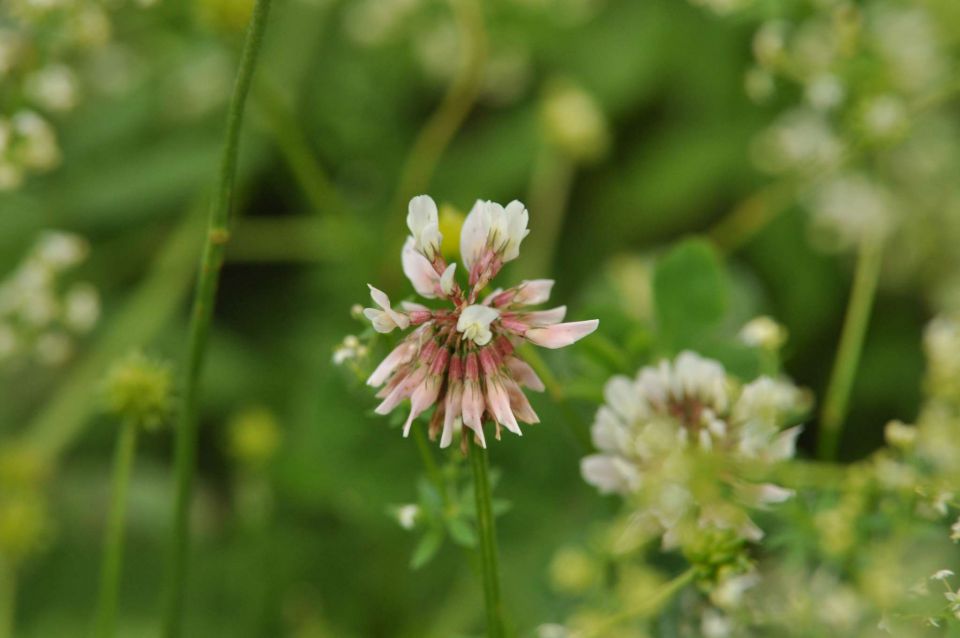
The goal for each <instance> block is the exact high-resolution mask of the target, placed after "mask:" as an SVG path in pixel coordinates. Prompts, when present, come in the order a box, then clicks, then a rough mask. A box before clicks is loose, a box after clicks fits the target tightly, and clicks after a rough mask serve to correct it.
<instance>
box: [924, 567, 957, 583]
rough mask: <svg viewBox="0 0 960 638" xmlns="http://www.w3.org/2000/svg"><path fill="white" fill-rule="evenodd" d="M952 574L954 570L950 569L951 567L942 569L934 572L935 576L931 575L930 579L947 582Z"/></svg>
mask: <svg viewBox="0 0 960 638" xmlns="http://www.w3.org/2000/svg"><path fill="white" fill-rule="evenodd" d="M952 576H953V572H952V571H950V570H949V569H941V570H940V571H938V572H936V573H934V574H933V576H931V577H930V580H939V581H943V582H946V580H947V579H948V578H951V577H952Z"/></svg>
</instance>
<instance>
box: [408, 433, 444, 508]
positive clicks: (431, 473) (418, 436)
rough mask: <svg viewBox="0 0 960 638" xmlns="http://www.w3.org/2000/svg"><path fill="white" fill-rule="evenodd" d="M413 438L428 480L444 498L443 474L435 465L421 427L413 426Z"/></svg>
mask: <svg viewBox="0 0 960 638" xmlns="http://www.w3.org/2000/svg"><path fill="white" fill-rule="evenodd" d="M413 438H414V440H416V442H417V450H419V452H420V459H421V460H422V461H423V467H424V468H425V469H426V470H427V476H428V477H429V478H430V482H431V483H433V485H434V487H436V488H437V491H439V492H440V494H441V495H442V496H443V498H444V500H446V496H447V494H446V489H444V481H443V475H442V474H441V473H440V468H439V467H437V462H436V460H435V459H434V458H433V452H432V451H431V450H430V445H429V444H428V443H427V437H426V436H425V435H424V433H423V429H422V428H413Z"/></svg>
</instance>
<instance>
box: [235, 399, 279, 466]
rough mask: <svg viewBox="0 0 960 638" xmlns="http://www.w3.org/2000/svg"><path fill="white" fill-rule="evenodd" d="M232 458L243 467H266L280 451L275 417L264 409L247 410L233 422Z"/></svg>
mask: <svg viewBox="0 0 960 638" xmlns="http://www.w3.org/2000/svg"><path fill="white" fill-rule="evenodd" d="M228 436H229V440H228V447H229V452H230V455H231V456H232V457H233V458H235V459H236V460H237V461H239V462H240V463H242V464H244V465H249V466H253V467H259V466H263V465H266V464H267V462H269V461H270V459H271V458H273V455H274V454H275V453H276V451H277V448H278V447H280V426H279V425H278V424H277V420H276V419H275V418H274V416H273V414H272V413H271V412H270V411H269V410H267V409H265V408H262V407H254V408H248V409H246V410H244V411H242V412H240V413H239V414H237V415H236V416H234V417H233V419H231V421H230V425H229V428H228Z"/></svg>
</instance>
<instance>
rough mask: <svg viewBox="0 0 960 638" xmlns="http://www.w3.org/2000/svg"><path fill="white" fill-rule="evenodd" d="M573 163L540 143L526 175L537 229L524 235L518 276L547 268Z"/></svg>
mask: <svg viewBox="0 0 960 638" xmlns="http://www.w3.org/2000/svg"><path fill="white" fill-rule="evenodd" d="M574 173H575V166H574V164H573V162H572V161H570V160H569V159H568V158H566V157H564V156H563V155H561V154H560V153H557V152H556V151H555V150H554V149H553V148H552V147H550V146H547V145H544V147H543V148H542V149H541V150H540V153H539V156H538V158H537V161H536V163H535V164H534V168H533V175H532V176H531V179H530V197H529V199H528V202H529V204H530V210H534V211H536V213H537V232H536V233H535V234H534V235H531V236H530V237H529V238H527V240H526V243H525V246H524V248H525V249H526V252H525V255H524V256H525V259H524V261H523V265H522V266H521V267H522V270H521V271H520V275H521V276H525V277H534V276H543V274H544V273H549V272H551V270H552V268H551V266H552V265H553V260H554V256H555V255H556V249H557V240H558V239H559V238H560V230H561V228H562V227H563V219H564V216H565V215H566V211H567V205H568V202H569V200H570V191H571V187H572V186H573V176H574Z"/></svg>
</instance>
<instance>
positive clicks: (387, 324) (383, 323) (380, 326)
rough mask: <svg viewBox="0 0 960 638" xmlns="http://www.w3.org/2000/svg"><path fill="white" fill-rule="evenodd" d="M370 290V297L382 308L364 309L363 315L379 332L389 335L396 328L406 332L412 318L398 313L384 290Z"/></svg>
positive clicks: (371, 288) (372, 288) (371, 287)
mask: <svg viewBox="0 0 960 638" xmlns="http://www.w3.org/2000/svg"><path fill="white" fill-rule="evenodd" d="M367 286H368V287H369V288H370V297H371V298H372V299H373V302H374V303H375V304H377V305H378V306H379V307H380V308H379V309H377V308H364V310H363V315H364V316H365V317H366V318H367V319H369V320H370V322H371V323H372V324H373V329H374V330H376V331H377V332H383V333H388V332H391V331H392V330H393V329H394V328H400V329H401V330H405V329H406V328H407V326H409V325H410V318H409V317H407V316H406V315H405V314H403V313H402V312H397V311H396V310H394V309H393V308H392V307H391V305H390V297H388V296H387V294H386V293H385V292H383V291H382V290H378V289H377V288H374V287H373V286H371V285H370V284H367Z"/></svg>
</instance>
